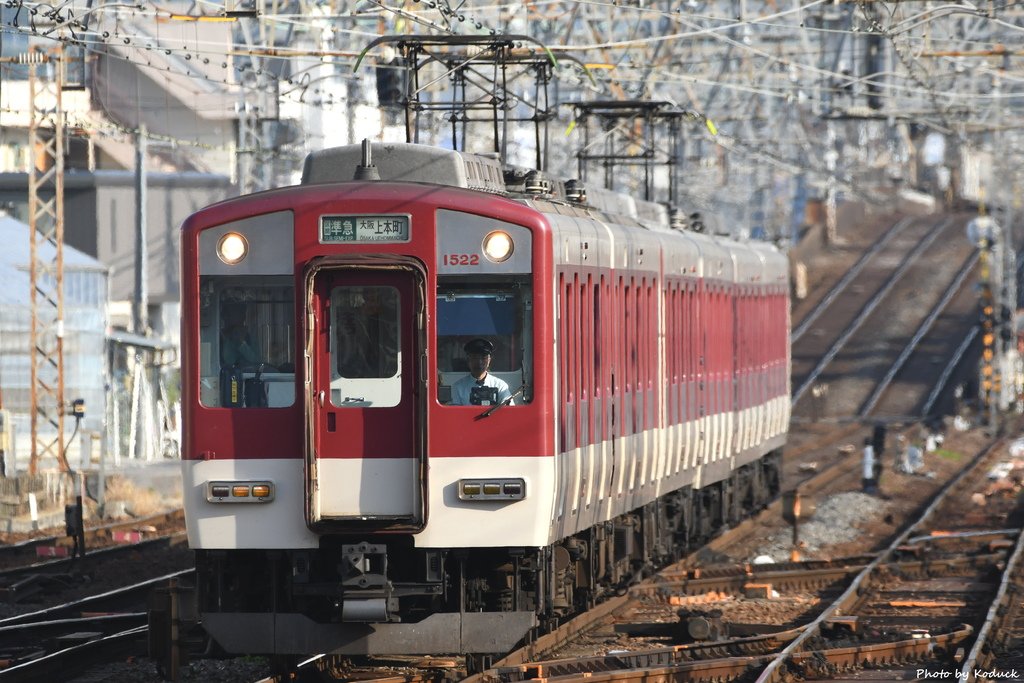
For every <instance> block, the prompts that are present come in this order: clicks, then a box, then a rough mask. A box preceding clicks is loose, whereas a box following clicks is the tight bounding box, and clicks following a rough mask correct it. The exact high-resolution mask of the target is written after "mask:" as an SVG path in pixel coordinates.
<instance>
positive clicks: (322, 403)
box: [317, 389, 324, 408]
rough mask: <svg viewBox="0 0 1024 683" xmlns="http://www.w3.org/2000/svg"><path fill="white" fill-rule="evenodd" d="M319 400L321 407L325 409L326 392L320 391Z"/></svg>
mask: <svg viewBox="0 0 1024 683" xmlns="http://www.w3.org/2000/svg"><path fill="white" fill-rule="evenodd" d="M317 398H318V399H319V400H320V407H321V408H323V407H324V392H323V390H322V389H321V390H320V393H319V394H317Z"/></svg>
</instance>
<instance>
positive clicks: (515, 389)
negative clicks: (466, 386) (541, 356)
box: [434, 274, 535, 408]
mask: <svg viewBox="0 0 1024 683" xmlns="http://www.w3.org/2000/svg"><path fill="white" fill-rule="evenodd" d="M470 299H493V300H498V301H501V302H504V301H508V300H511V301H512V302H513V305H514V306H515V310H514V311H513V313H512V316H511V322H512V325H513V327H512V331H511V333H504V334H498V333H497V330H496V329H489V328H488V327H487V325H479V326H476V327H475V328H474V327H473V326H472V325H462V326H458V327H456V328H455V329H456V331H457V333H452V334H443V332H444V331H445V330H444V329H443V328H444V326H445V325H446V322H445V315H444V314H443V310H442V309H443V307H444V303H442V302H448V303H450V302H454V301H457V300H470ZM470 308H476V309H477V310H480V311H481V312H482V310H483V309H481V308H480V307H479V306H476V307H470ZM434 310H435V320H436V324H435V330H434V339H435V345H434V349H435V350H434V360H435V369H436V374H437V391H436V392H435V399H436V401H437V403H438V404H440V405H442V406H445V407H455V408H458V407H463V406H457V405H455V404H453V403H452V402H451V401H452V398H451V390H452V386H453V385H454V383H455V382H456V381H458V380H459V379H461V378H463V377H465V376H466V375H467V374H468V367H467V366H466V365H465V354H464V351H463V347H464V345H465V344H466V342H468V341H470V340H471V339H475V338H478V337H481V338H484V339H487V340H488V341H491V342H492V343H493V344H495V347H496V348H495V350H494V352H493V354H492V366H491V368H490V370H489V374H493V375H494V376H495V377H499V378H501V379H502V380H504V381H505V382H506V384H508V386H509V391H510V392H512V394H513V401H512V404H511V406H510V407H515V406H523V405H526V404H529V403H530V402H532V400H533V396H532V394H533V386H534V377H533V336H534V334H533V329H534V324H535V323H534V319H533V318H534V315H533V314H534V305H533V285H532V279H531V277H530V275H529V274H517V275H494V274H490V275H470V276H465V275H441V276H439V277H438V280H437V291H436V293H435V297H434ZM487 310H488V311H490V309H489V308H488V309H487ZM502 322H503V323H504V324H505V325H507V324H508V321H507V320H505V321H502ZM492 323H493V321H492ZM502 329H506V328H502ZM448 331H451V328H449V330H448ZM516 358H517V359H518V367H511V363H512V360H513V359H516ZM495 361H497V363H496V364H495ZM472 407H477V406H472Z"/></svg>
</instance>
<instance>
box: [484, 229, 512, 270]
mask: <svg viewBox="0 0 1024 683" xmlns="http://www.w3.org/2000/svg"><path fill="white" fill-rule="evenodd" d="M483 248H484V256H486V257H487V260H488V261H493V262H494V263H501V262H502V261H507V260H508V258H509V257H510V256H511V255H512V252H513V251H515V244H513V242H512V237H511V236H510V235H509V234H508V233H507V232H504V231H502V230H495V231H494V232H489V233H487V236H486V237H484V243H483Z"/></svg>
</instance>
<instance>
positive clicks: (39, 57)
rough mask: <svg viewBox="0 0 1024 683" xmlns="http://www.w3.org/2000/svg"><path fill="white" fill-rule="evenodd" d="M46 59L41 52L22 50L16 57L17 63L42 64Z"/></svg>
mask: <svg viewBox="0 0 1024 683" xmlns="http://www.w3.org/2000/svg"><path fill="white" fill-rule="evenodd" d="M47 61H49V60H47V58H46V55H45V54H43V53H42V52H22V53H21V54H20V55H18V58H17V62H18V64H43V63H45V62H47Z"/></svg>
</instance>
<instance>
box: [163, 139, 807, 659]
mask: <svg viewBox="0 0 1024 683" xmlns="http://www.w3.org/2000/svg"><path fill="white" fill-rule="evenodd" d="M374 157H375V161H377V163H378V165H379V170H380V174H381V176H383V177H384V178H385V179H384V180H371V181H351V180H348V179H349V178H351V177H352V175H353V172H354V171H355V170H356V167H357V166H358V165H359V164H360V154H359V150H358V149H357V148H341V149H338V150H328V151H325V152H323V153H318V154H314V155H312V156H311V157H310V158H309V159H308V160H307V165H306V171H305V177H304V182H303V184H302V185H299V186H295V187H288V188H283V189H279V190H273V191H268V192H263V193H259V194H256V195H252V196H246V197H240V198H237V199H232V200H229V201H225V202H222V203H220V204H217V205H214V206H211V207H209V208H206V209H203V210H202V211H200V212H198V213H196V214H195V215H193V216H192V217H190V218H189V219H188V220H187V221H186V223H185V225H184V227H183V235H182V253H183V259H182V262H183V264H184V265H183V278H182V280H183V292H182V302H183V321H182V347H183V363H182V371H183V375H182V378H183V379H182V385H183V405H184V407H185V411H184V423H185V442H184V449H183V453H184V461H183V476H184V481H185V497H186V499H185V508H186V515H187V522H188V532H189V542H190V544H191V546H192V547H193V548H195V549H196V552H197V569H198V585H197V589H198V608H199V613H200V616H201V618H202V621H203V625H204V627H205V628H206V629H207V631H208V632H209V633H210V634H211V635H212V636H213V637H214V638H215V640H216V641H217V642H218V643H219V644H220V645H221V646H222V647H223V648H224V649H225V650H228V651H231V652H246V653H272V654H281V655H302V654H312V653H322V652H331V653H338V654H389V653H417V654H432V653H483V654H486V653H499V652H502V651H504V650H506V649H508V648H509V647H511V646H512V645H514V644H515V643H516V642H517V641H519V640H520V639H522V638H524V637H527V636H528V635H529V634H530V633H535V632H536V629H537V628H538V627H539V628H544V627H546V626H548V625H550V624H552V623H554V622H556V621H557V620H558V619H560V618H563V617H564V616H565V615H567V614H569V613H571V612H573V611H575V610H578V609H582V608H584V607H586V606H587V605H588V604H591V603H592V602H593V601H595V600H597V599H598V598H599V597H600V596H601V595H602V594H604V593H606V592H608V591H611V590H614V589H615V588H617V587H620V586H621V585H623V584H625V583H627V582H629V581H630V580H632V579H633V578H634V577H635V576H636V575H637V574H638V573H640V572H642V571H644V569H645V568H647V567H649V566H651V564H653V563H656V562H659V561H664V560H667V559H671V558H674V557H679V556H681V555H683V554H685V553H686V552H687V550H688V549H689V548H692V547H694V545H695V544H697V543H699V542H701V541H702V540H705V539H706V538H708V537H709V536H710V535H712V534H713V533H715V531H716V530H717V529H718V528H719V527H720V526H721V525H723V524H728V523H731V522H734V521H736V520H738V519H739V518H741V517H742V516H744V515H745V514H747V513H749V511H751V510H753V509H756V508H758V507H761V506H763V505H764V504H765V503H766V502H767V501H768V500H770V499H771V498H772V497H773V496H774V495H775V494H776V493H777V491H778V478H779V468H778V461H779V450H780V448H781V446H782V444H783V443H784V440H785V435H786V428H787V425H788V420H789V343H788V341H789V339H788V334H789V305H788V280H787V271H788V269H787V266H786V260H785V258H784V257H783V256H782V255H780V254H779V253H778V251H777V250H776V249H775V248H773V247H771V246H769V245H763V244H746V243H738V242H734V241H730V240H723V239H719V238H712V237H709V236H705V235H699V234H695V233H691V232H686V231H681V230H673V229H671V228H670V227H669V226H668V224H667V221H666V220H665V219H664V215H663V212H662V214H661V215H659V213H658V208H657V207H654V206H653V205H646V204H643V203H637V202H634V201H633V200H631V199H630V198H628V197H624V196H621V195H612V194H610V193H603V194H601V193H597V192H596V191H594V192H592V194H591V201H590V203H586V202H581V201H569V200H567V199H566V198H565V194H564V189H563V188H562V186H561V184H559V183H551V182H548V183H542V182H538V181H537V179H536V178H534V177H532V176H531V177H528V178H522V177H512V176H506V175H504V173H503V169H502V168H501V167H500V166H499V165H498V163H497V162H496V161H494V160H492V159H489V158H485V157H475V156H472V155H465V154H460V153H457V152H451V151H442V150H437V149H431V148H426V147H421V146H417V145H387V146H383V145H375V146H374ZM442 179H443V180H444V182H443V183H438V182H437V181H439V180H442ZM506 180H508V182H506ZM517 183H519V184H518V186H517ZM642 215H646V216H647V217H646V218H645V217H641V216H642ZM491 239H494V240H496V241H495V242H493V243H490V244H489V246H491V247H493V248H492V249H491V250H490V251H487V250H486V249H485V248H484V245H485V243H489V241H490V240H491ZM495 245H496V246H495ZM498 247H504V249H505V251H507V252H508V253H505V252H504V251H502V250H501V249H499V248H498ZM478 337H482V338H484V339H487V340H488V341H490V342H491V343H492V344H493V346H494V352H493V354H492V366H491V370H492V374H493V375H495V376H496V377H499V378H501V379H502V380H504V381H505V382H506V383H507V384H508V386H509V388H510V390H511V391H513V392H515V394H514V396H513V399H512V401H511V402H510V403H508V404H505V405H501V404H497V403H495V401H494V396H493V395H489V396H488V395H484V394H481V396H482V398H480V400H479V401H477V403H482V405H453V404H452V400H453V398H452V392H453V389H452V388H453V385H454V384H455V383H456V382H457V381H458V379H459V378H460V377H463V376H464V375H465V374H466V370H465V366H464V365H463V362H464V361H463V359H462V355H461V349H462V346H463V344H465V342H467V341H469V340H470V339H474V338H478ZM478 398H479V397H478Z"/></svg>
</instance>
